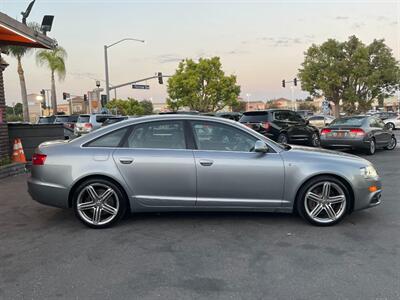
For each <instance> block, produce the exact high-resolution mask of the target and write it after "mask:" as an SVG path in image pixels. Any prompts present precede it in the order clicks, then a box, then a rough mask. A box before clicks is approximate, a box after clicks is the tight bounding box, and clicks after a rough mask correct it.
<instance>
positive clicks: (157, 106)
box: [153, 102, 170, 113]
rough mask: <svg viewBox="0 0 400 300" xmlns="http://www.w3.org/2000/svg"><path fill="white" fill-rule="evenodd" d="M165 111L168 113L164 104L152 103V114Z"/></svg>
mask: <svg viewBox="0 0 400 300" xmlns="http://www.w3.org/2000/svg"><path fill="white" fill-rule="evenodd" d="M166 111H170V109H169V108H168V105H167V103H166V102H157V103H153V112H154V113H159V112H166Z"/></svg>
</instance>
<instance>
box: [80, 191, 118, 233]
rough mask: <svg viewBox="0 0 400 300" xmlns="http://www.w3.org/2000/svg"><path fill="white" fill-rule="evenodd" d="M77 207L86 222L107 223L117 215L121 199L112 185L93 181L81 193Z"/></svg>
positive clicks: (94, 223)
mask: <svg viewBox="0 0 400 300" xmlns="http://www.w3.org/2000/svg"><path fill="white" fill-rule="evenodd" d="M76 209H77V212H78V214H79V216H80V217H81V218H82V219H83V220H84V221H85V222H87V223H89V224H91V225H105V224H108V223H110V222H111V221H112V220H113V219H114V218H115V217H116V216H117V214H118V212H119V209H120V199H119V197H118V195H117V193H116V192H115V190H114V189H113V188H112V187H110V186H108V185H106V184H103V183H91V184H89V185H87V186H86V187H84V188H83V189H82V190H81V192H80V193H79V195H78V197H77V201H76Z"/></svg>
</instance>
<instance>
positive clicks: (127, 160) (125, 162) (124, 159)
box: [119, 157, 133, 165]
mask: <svg viewBox="0 0 400 300" xmlns="http://www.w3.org/2000/svg"><path fill="white" fill-rule="evenodd" d="M119 162H120V163H121V164H123V165H129V164H131V163H132V162H133V158H130V157H121V158H120V159H119Z"/></svg>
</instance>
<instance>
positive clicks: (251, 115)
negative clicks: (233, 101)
mask: <svg viewBox="0 0 400 300" xmlns="http://www.w3.org/2000/svg"><path fill="white" fill-rule="evenodd" d="M266 121H268V113H266V112H261V111H260V112H258V111H254V112H247V113H244V114H243V116H242V117H241V118H240V122H241V123H262V122H266Z"/></svg>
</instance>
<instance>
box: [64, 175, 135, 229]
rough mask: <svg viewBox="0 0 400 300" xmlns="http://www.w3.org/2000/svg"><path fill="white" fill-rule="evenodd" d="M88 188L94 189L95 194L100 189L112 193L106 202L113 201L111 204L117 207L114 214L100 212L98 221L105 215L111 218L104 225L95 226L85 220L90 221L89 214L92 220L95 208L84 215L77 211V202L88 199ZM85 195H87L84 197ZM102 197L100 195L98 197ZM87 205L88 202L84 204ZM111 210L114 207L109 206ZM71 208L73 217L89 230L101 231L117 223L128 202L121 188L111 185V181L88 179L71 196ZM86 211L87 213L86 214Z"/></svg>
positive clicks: (124, 212)
mask: <svg viewBox="0 0 400 300" xmlns="http://www.w3.org/2000/svg"><path fill="white" fill-rule="evenodd" d="M89 186H92V187H94V188H95V190H96V189H97V190H96V192H101V190H102V189H104V190H106V189H107V187H108V188H110V189H112V190H113V192H114V193H115V194H114V193H113V194H112V195H111V196H110V198H108V199H109V200H107V201H111V200H112V201H114V202H113V203H115V205H114V206H117V208H115V212H116V213H115V214H109V213H108V212H107V211H105V210H104V211H103V210H102V209H99V210H100V219H101V216H102V215H104V214H105V215H106V216H107V214H109V217H110V218H111V217H112V218H111V219H110V220H109V221H108V222H106V223H104V224H95V223H90V222H89V221H88V220H87V219H90V213H91V212H92V213H93V217H92V218H93V219H94V211H95V209H96V208H93V211H91V208H87V209H86V210H85V213H82V210H81V211H80V210H78V200H80V199H82V197H84V196H86V199H88V198H90V196H89V194H88V192H87V191H86V190H85V189H87V188H88V187H89ZM85 193H87V194H86V195H85ZM100 196H102V195H100ZM85 203H88V202H85ZM116 203H118V205H116ZM111 206H112V207H113V208H114V206H113V205H111ZM72 207H73V210H74V213H75V216H76V217H77V218H78V219H79V220H80V221H81V222H82V223H83V224H85V225H86V226H88V227H90V228H95V229H101V228H107V227H111V226H113V225H114V224H115V223H117V222H118V221H119V220H120V219H121V218H122V217H123V216H124V215H125V214H126V212H127V210H128V202H127V199H126V196H125V193H124V192H123V191H122V190H121V188H120V187H119V186H117V185H116V184H115V183H113V182H112V181H109V180H106V179H103V178H91V179H88V180H86V181H84V182H82V183H81V184H80V185H79V186H78V188H77V189H76V190H75V192H74V194H73V199H72ZM87 211H88V213H86V212H87ZM87 214H89V216H88V217H87V219H85V216H86V215H87ZM105 219H107V218H105Z"/></svg>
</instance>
